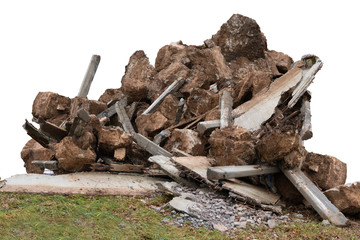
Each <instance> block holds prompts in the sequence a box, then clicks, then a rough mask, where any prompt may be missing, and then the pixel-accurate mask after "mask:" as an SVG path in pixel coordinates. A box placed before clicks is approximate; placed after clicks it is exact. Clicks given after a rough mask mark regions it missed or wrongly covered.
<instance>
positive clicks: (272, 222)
mask: <svg viewBox="0 0 360 240" xmlns="http://www.w3.org/2000/svg"><path fill="white" fill-rule="evenodd" d="M267 225H268V226H269V228H271V229H273V228H275V227H276V226H277V223H276V221H275V219H270V220H268V221H267Z"/></svg>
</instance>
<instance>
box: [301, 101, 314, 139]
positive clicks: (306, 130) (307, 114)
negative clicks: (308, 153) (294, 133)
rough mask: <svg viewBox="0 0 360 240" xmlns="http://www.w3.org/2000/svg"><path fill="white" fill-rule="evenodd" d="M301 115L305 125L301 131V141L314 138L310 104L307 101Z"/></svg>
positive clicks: (304, 102)
mask: <svg viewBox="0 0 360 240" xmlns="http://www.w3.org/2000/svg"><path fill="white" fill-rule="evenodd" d="M300 112H301V115H302V116H303V118H304V121H303V125H302V128H301V131H300V137H301V140H308V139H310V138H312V136H313V132H312V126H311V110H310V102H309V101H307V100H304V101H303V105H302V106H301V109H300Z"/></svg>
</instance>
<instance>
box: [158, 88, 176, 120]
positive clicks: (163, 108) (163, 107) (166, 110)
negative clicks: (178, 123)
mask: <svg viewBox="0 0 360 240" xmlns="http://www.w3.org/2000/svg"><path fill="white" fill-rule="evenodd" d="M178 103H179V100H178V99H177V98H176V97H175V96H174V95H172V94H169V95H167V96H166V97H165V98H164V100H163V102H162V103H161V104H160V106H159V111H160V112H161V113H162V114H163V115H164V116H165V117H166V118H167V119H169V120H171V121H174V120H175V117H176V111H177V108H178Z"/></svg>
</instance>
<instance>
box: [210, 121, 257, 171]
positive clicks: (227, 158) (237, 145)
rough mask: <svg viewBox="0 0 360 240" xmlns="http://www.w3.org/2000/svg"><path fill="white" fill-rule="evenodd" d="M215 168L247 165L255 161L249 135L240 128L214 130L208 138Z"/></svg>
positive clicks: (252, 143)
mask: <svg viewBox="0 0 360 240" xmlns="http://www.w3.org/2000/svg"><path fill="white" fill-rule="evenodd" d="M209 143H210V146H211V148H210V155H211V156H212V157H214V158H215V161H216V162H215V166H226V165H248V164H253V163H254V161H255V159H256V152H255V145H254V141H253V139H252V136H251V133H250V132H249V131H247V130H245V129H243V128H240V127H228V128H223V129H216V130H215V131H213V132H212V134H211V135H210V138H209Z"/></svg>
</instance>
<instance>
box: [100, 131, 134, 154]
mask: <svg viewBox="0 0 360 240" xmlns="http://www.w3.org/2000/svg"><path fill="white" fill-rule="evenodd" d="M132 141H133V140H132V138H131V136H130V135H129V134H128V133H126V132H125V131H124V130H123V129H121V128H120V127H113V126H105V127H103V128H102V129H101V131H100V132H99V134H98V149H99V151H101V152H102V153H105V154H109V155H113V154H114V151H115V150H116V149H118V148H129V147H130V146H131V144H132Z"/></svg>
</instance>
